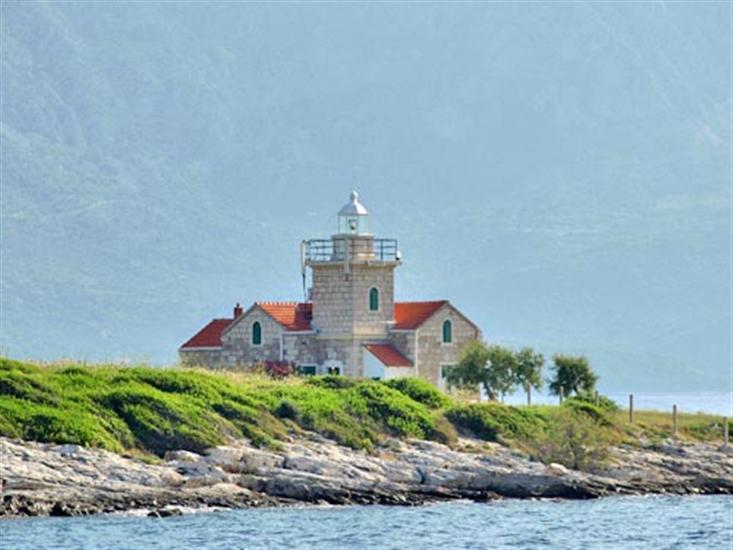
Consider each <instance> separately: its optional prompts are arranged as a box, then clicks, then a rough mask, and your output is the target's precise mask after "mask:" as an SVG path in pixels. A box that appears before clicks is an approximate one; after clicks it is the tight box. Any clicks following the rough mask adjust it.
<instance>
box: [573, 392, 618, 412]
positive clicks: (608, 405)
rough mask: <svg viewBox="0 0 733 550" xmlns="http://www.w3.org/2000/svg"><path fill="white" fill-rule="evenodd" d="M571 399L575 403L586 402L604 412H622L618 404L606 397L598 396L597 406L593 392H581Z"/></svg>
mask: <svg viewBox="0 0 733 550" xmlns="http://www.w3.org/2000/svg"><path fill="white" fill-rule="evenodd" d="M570 399H571V400H574V401H584V402H586V403H590V404H591V405H595V406H597V407H600V408H601V409H602V410H603V411H606V412H616V411H618V410H620V409H619V406H618V403H616V402H615V401H614V400H613V399H611V398H610V397H606V396H605V395H600V394H599V395H598V405H596V396H595V394H594V393H591V392H580V393H579V394H578V395H575V396H573V397H571V398H570Z"/></svg>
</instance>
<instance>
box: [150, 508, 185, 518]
mask: <svg viewBox="0 0 733 550" xmlns="http://www.w3.org/2000/svg"><path fill="white" fill-rule="evenodd" d="M182 515H183V510H181V509H180V508H159V509H157V510H151V511H150V512H149V513H148V517H151V518H169V517H172V516H182Z"/></svg>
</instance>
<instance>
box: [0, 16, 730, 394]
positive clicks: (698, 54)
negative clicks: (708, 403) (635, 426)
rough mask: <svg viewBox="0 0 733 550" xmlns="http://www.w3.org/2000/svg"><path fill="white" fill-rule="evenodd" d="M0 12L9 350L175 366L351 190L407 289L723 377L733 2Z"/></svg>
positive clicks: (290, 291)
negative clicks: (189, 342)
mask: <svg viewBox="0 0 733 550" xmlns="http://www.w3.org/2000/svg"><path fill="white" fill-rule="evenodd" d="M0 9H1V10H2V18H1V19H2V21H1V25H2V56H1V60H0V61H1V63H2V65H1V70H2V92H3V93H2V94H0V96H1V97H0V102H1V103H0V109H1V111H2V116H1V117H0V118H2V120H1V123H0V144H1V146H2V173H1V179H2V182H1V184H2V201H1V202H2V204H1V205H0V214H1V221H0V232H1V233H2V269H1V270H0V309H2V317H1V318H0V323H1V326H0V351H2V353H3V354H4V355H10V356H14V357H23V358H40V359H56V358H60V357H81V358H86V359H88V360H131V361H133V362H135V361H139V360H143V361H150V362H153V363H156V364H169V363H171V362H173V361H175V359H176V354H175V351H176V348H177V346H178V345H180V344H181V343H182V342H183V341H185V340H186V339H187V338H188V337H190V336H191V334H193V333H194V332H195V331H196V330H197V329H198V328H200V326H202V324H203V323H204V322H206V321H208V320H209V319H210V318H212V317H220V316H223V315H226V314H228V313H229V311H230V308H231V306H232V305H233V304H234V302H236V301H241V302H243V303H245V304H247V303H251V302H253V301H254V300H259V299H297V298H300V296H301V294H302V291H301V289H300V278H299V265H298V242H299V241H300V239H302V238H314V237H323V236H328V235H330V233H331V232H332V231H333V230H334V229H335V213H336V211H337V209H338V208H339V207H340V206H341V204H342V203H343V202H345V200H346V198H347V196H348V192H349V191H350V189H351V188H352V187H356V188H358V189H359V190H360V192H361V195H362V197H363V198H364V201H365V204H366V205H367V207H369V209H370V212H371V213H372V221H371V227H372V229H373V230H374V231H375V232H376V233H378V234H381V235H384V236H394V237H397V238H398V239H399V240H400V247H401V249H402V252H403V254H404V259H405V263H404V266H403V267H401V268H400V270H399V274H398V278H397V294H398V298H399V299H434V298H448V299H451V300H452V301H454V303H455V304H456V305H457V306H458V307H459V308H460V309H461V310H463V311H465V312H466V313H467V314H468V315H469V316H470V317H471V318H472V319H475V320H476V321H477V322H478V323H479V324H480V325H481V326H482V328H483V329H484V332H485V334H486V336H487V338H489V339H490V340H491V341H495V342H500V343H504V344H510V345H532V346H534V347H536V348H538V349H540V350H542V351H544V352H546V353H548V354H549V353H552V352H555V351H564V352H568V353H585V354H587V355H588V356H589V357H590V359H591V362H592V363H593V364H594V366H595V367H596V369H597V370H598V371H599V373H600V374H601V377H602V380H603V384H604V387H603V389H607V390H609V391H610V390H612V389H613V390H616V391H641V390H653V391H669V390H675V389H679V388H685V389H687V390H695V389H719V388H721V387H729V386H730V377H729V358H730V353H731V347H730V346H731V342H730V338H729V336H730V331H731V324H732V319H731V312H730V308H729V304H730V294H731V282H730V280H731V277H730V265H731V250H730V240H729V236H730V227H731V213H730V199H731V195H730V193H731V191H730V186H729V174H730V170H729V166H730V161H731V159H730V142H729V140H730V130H731V128H730V116H729V115H730V102H729V91H730V90H729V82H730V77H731V74H730V51H731V48H730V40H731V39H730V36H731V32H730V31H731V29H730V27H729V21H730V20H729V17H728V15H729V10H730V6H728V5H726V4H724V3H721V4H714V3H711V4H705V5H686V4H671V5H666V4H665V5H661V4H659V5H657V4H629V5H625V4H624V5H611V4H569V5H563V6H553V5H549V4H548V5H543V4H533V5H531V6H529V5H523V6H511V5H505V4H487V5H470V4H467V5H462V6H460V7H456V6H448V5H440V4H437V5H432V4H431V5H424V6H421V7H420V9H415V8H414V6H406V5H398V4H387V5H350V6H348V7H346V6H340V7H338V8H334V7H333V6H327V5H317V6H306V5H297V6H293V5H278V4H247V5H235V4H217V5H205V6H204V5H199V4H193V3H186V4H179V5H171V4H167V3H153V4H145V5H142V4H140V3H123V4H114V5H112V4H109V3H83V4H82V3H58V2H56V3H46V2H3V3H2V6H1V8H0ZM456 29H460V32H456ZM561 29H562V32H561Z"/></svg>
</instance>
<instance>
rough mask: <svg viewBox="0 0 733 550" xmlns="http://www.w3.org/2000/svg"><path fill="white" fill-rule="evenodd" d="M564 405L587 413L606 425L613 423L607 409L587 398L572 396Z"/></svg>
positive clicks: (578, 411)
mask: <svg viewBox="0 0 733 550" xmlns="http://www.w3.org/2000/svg"><path fill="white" fill-rule="evenodd" d="M562 406H563V407H565V408H568V409H572V410H573V411H575V412H576V413H580V414H585V415H586V416H589V417H590V418H592V419H593V420H594V421H596V422H598V423H600V424H602V425H604V426H610V425H611V424H612V422H611V420H610V418H609V417H608V415H607V412H606V410H605V409H603V408H601V407H597V406H596V405H594V404H593V403H590V402H588V401H586V400H583V399H578V398H575V397H572V398H570V399H566V400H565V401H563V403H562Z"/></svg>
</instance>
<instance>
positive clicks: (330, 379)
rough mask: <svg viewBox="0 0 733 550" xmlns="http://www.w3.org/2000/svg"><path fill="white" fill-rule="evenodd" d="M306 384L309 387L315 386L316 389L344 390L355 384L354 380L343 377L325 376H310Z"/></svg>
mask: <svg viewBox="0 0 733 550" xmlns="http://www.w3.org/2000/svg"><path fill="white" fill-rule="evenodd" d="M306 383H307V384H308V385H309V386H316V387H317V388H328V389H332V390H345V389H348V388H353V387H354V385H355V384H356V380H354V379H353V378H346V377H345V376H338V375H335V374H327V375H325V376H311V377H309V378H308V380H307V382H306Z"/></svg>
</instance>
